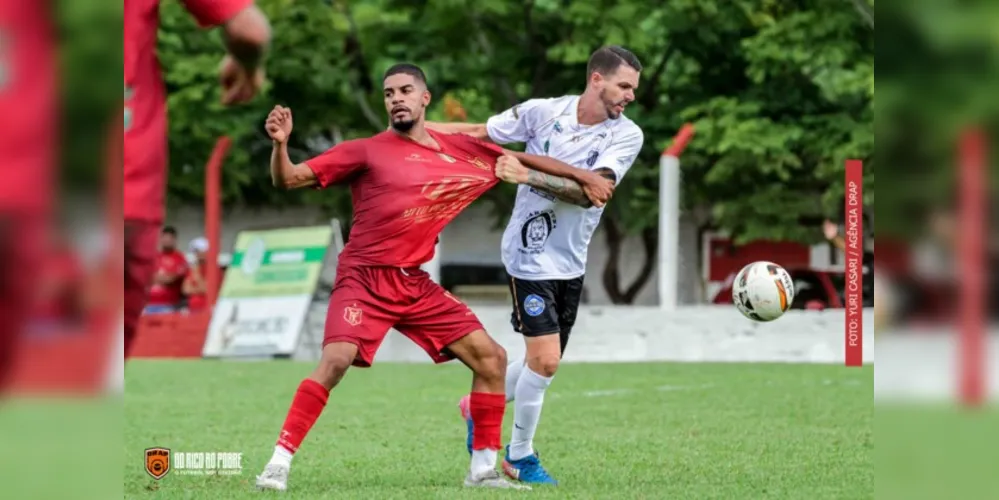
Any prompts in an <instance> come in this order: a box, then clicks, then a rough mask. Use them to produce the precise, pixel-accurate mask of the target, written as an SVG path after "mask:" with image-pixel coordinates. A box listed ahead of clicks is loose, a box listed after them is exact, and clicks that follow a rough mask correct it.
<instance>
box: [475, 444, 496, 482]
mask: <svg viewBox="0 0 999 500" xmlns="http://www.w3.org/2000/svg"><path fill="white" fill-rule="evenodd" d="M470 469H471V472H472V476H481V475H483V474H485V473H486V472H488V471H491V470H496V450H489V449H485V450H472V465H471V467H470Z"/></svg>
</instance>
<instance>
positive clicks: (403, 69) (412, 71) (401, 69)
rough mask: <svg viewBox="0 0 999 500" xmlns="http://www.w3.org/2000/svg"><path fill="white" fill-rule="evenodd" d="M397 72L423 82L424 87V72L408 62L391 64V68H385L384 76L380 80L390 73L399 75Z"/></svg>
mask: <svg viewBox="0 0 999 500" xmlns="http://www.w3.org/2000/svg"><path fill="white" fill-rule="evenodd" d="M399 74H403V75H409V76H412V77H413V78H415V79H416V80H417V81H419V82H421V83H423V86H424V87H426V86H427V75H426V73H424V72H423V70H422V69H421V68H420V67H419V66H417V65H415V64H410V63H399V64H393V65H392V67H391V68H389V69H387V70H385V76H383V77H382V80H384V79H386V78H388V77H390V76H392V75H399Z"/></svg>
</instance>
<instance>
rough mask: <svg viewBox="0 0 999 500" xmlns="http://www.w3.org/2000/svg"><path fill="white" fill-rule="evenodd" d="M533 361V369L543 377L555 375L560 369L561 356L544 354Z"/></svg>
mask: <svg viewBox="0 0 999 500" xmlns="http://www.w3.org/2000/svg"><path fill="white" fill-rule="evenodd" d="M532 361H533V363H530V365H531V370H533V371H534V372H535V373H537V374H538V375H541V376H542V377H554V376H555V372H556V371H558V364H559V361H560V359H559V356H556V355H551V354H543V355H541V356H538V357H536V358H534V359H533V360H532Z"/></svg>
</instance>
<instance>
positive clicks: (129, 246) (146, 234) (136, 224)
mask: <svg viewBox="0 0 999 500" xmlns="http://www.w3.org/2000/svg"><path fill="white" fill-rule="evenodd" d="M159 237H160V226H159V224H154V223H151V222H143V221H125V280H124V281H125V284H124V285H125V286H124V302H125V304H124V309H125V311H124V312H125V357H126V358H128V355H129V351H130V350H131V346H132V340H133V339H134V338H135V332H136V330H137V329H138V327H139V318H140V317H141V316H142V309H143V308H144V307H146V297H147V296H148V294H149V285H150V284H151V283H152V281H153V275H154V274H156V252H157V248H156V247H157V242H158V241H159Z"/></svg>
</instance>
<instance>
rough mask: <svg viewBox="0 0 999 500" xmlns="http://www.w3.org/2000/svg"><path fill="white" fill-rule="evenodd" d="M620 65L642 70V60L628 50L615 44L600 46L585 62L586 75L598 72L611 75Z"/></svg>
mask: <svg viewBox="0 0 999 500" xmlns="http://www.w3.org/2000/svg"><path fill="white" fill-rule="evenodd" d="M621 65H627V66H631V67H632V68H633V69H634V70H635V71H642V62H641V61H639V60H638V57H637V56H636V55H635V54H633V53H632V52H631V51H630V50H628V49H626V48H624V47H619V46H617V45H608V46H606V47H600V48H599V49H597V50H596V51H595V52H594V53H593V54H592V55H590V61H589V62H588V63H586V75H587V78H589V75H592V74H593V73H600V74H601V75H604V76H608V75H613V74H614V73H615V72H616V71H617V69H618V68H620V67H621Z"/></svg>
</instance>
